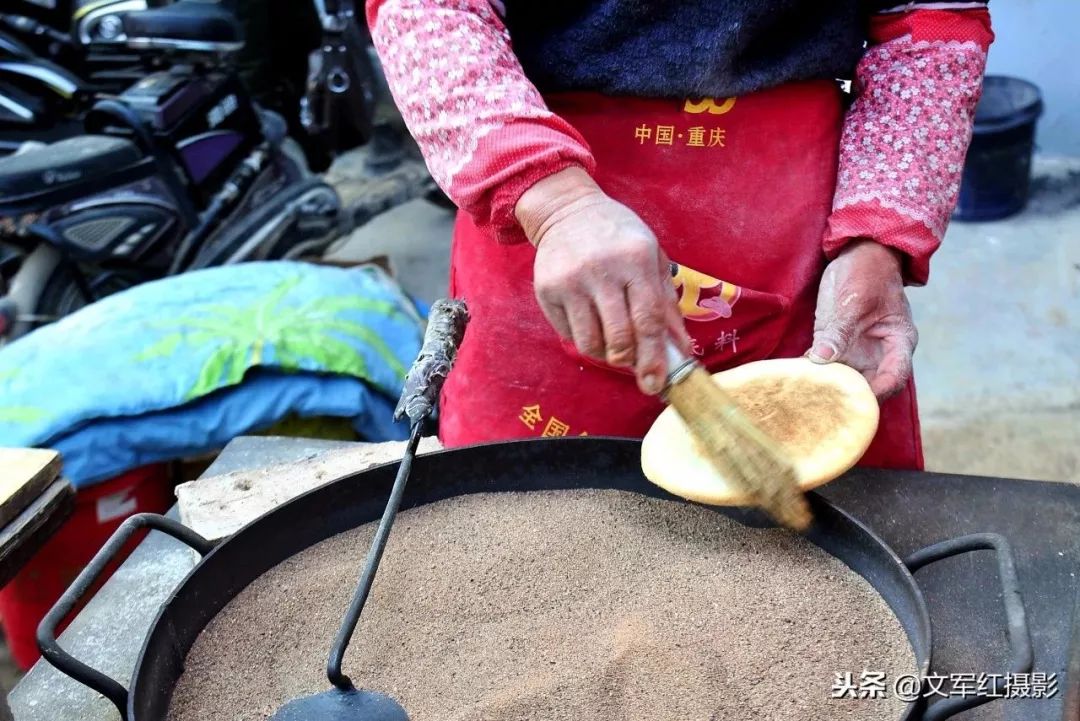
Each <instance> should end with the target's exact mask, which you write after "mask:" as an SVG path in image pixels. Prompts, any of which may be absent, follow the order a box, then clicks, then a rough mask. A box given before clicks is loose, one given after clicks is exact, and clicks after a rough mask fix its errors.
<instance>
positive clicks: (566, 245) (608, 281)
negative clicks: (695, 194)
mask: <svg viewBox="0 0 1080 721" xmlns="http://www.w3.org/2000/svg"><path fill="white" fill-rule="evenodd" d="M515 211H516V215H517V218H518V221H519V222H520V223H521V227H522V229H523V230H524V231H525V235H526V236H527V237H528V238H529V240H530V241H531V242H532V244H533V245H534V246H536V260H535V263H534V266H533V282H534V285H535V290H536V298H537V300H538V301H539V302H540V307H541V308H542V309H543V311H544V315H545V316H547V319H548V320H549V321H550V322H551V324H552V325H553V326H554V327H555V330H557V331H558V332H559V334H560V335H562V336H563V337H564V338H568V339H571V340H572V341H573V342H574V345H575V346H576V347H577V349H578V350H579V351H580V352H581V353H583V354H584V355H587V356H589V357H592V358H596V359H597V360H601V361H604V362H606V363H608V364H610V365H613V366H618V367H623V368H633V370H634V374H635V376H636V377H637V382H638V387H639V388H640V389H641V391H642V392H643V393H647V394H650V395H655V394H658V393H660V392H661V391H662V390H663V388H664V383H665V378H666V375H667V370H668V369H667V362H666V357H665V351H664V344H665V341H666V339H667V338H668V337H670V338H672V339H673V340H674V341H675V343H676V345H677V346H678V347H679V348H680V349H681V350H683V351H684V352H686V351H687V349H688V348H689V345H690V343H689V338H688V336H687V334H686V329H685V327H684V326H683V319H682V315H681V314H680V313H679V310H678V307H677V305H676V295H675V287H674V285H673V284H672V282H671V271H670V265H669V261H668V259H667V257H666V256H665V255H664V252H663V251H662V250H661V249H660V245H659V244H658V243H657V240H656V236H655V235H653V232H652V231H651V230H650V229H649V227H648V226H647V225H645V223H644V222H643V221H642V220H641V218H639V217H638V216H637V215H636V214H635V213H634V212H633V211H632V210H630V209H629V208H627V207H626V206H625V205H622V204H621V203H618V202H616V201H615V200H612V199H611V198H610V197H608V196H607V195H606V194H605V193H604V192H603V191H602V190H600V188H599V186H597V185H596V183H595V182H594V181H593V180H592V178H591V177H589V175H588V174H587V173H586V172H585V171H584V170H581V169H580V168H568V169H566V170H563V171H561V172H558V173H555V174H554V175H551V176H549V177H547V178H545V179H543V180H541V181H540V182H539V183H537V184H535V185H534V186H532V187H531V188H530V189H529V190H527V191H526V192H525V193H524V194H523V195H522V196H521V199H520V200H519V201H518V203H517V206H516V208H515Z"/></svg>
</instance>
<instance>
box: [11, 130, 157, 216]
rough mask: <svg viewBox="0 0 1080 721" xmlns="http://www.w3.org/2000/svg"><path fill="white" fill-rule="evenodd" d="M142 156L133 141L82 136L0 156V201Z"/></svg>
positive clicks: (101, 172) (82, 178)
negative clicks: (16, 153) (15, 153)
mask: <svg viewBox="0 0 1080 721" xmlns="http://www.w3.org/2000/svg"><path fill="white" fill-rule="evenodd" d="M141 158H142V154H141V153H140V152H139V149H138V148H137V147H135V144H134V143H132V142H131V141H130V140H125V139H124V138H112V137H109V136H106V135H79V136H77V137H74V138H68V139H66V140H61V141H59V142H56V143H52V144H51V145H46V146H44V147H41V148H36V149H34V150H29V151H27V152H25V153H19V154H18V155H9V156H7V157H5V158H0V203H3V201H4V200H6V199H9V198H17V197H20V196H27V195H31V194H35V193H44V192H46V191H49V190H51V189H53V188H57V187H60V186H62V185H67V184H69V183H76V182H80V181H85V180H88V179H91V178H93V177H94V176H98V175H105V174H107V173H109V172H111V171H114V170H118V169H120V168H123V167H125V166H129V165H133V164H135V163H136V162H138V161H139V160H140V159H141Z"/></svg>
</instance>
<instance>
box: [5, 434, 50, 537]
mask: <svg viewBox="0 0 1080 721" xmlns="http://www.w3.org/2000/svg"><path fill="white" fill-rule="evenodd" d="M59 475H60V454H59V453H57V452H56V451H49V450H44V449H41V448H0V526H4V525H6V524H7V523H8V522H9V521H11V520H12V519H13V518H15V517H16V516H18V515H19V514H20V513H22V512H23V511H24V510H25V509H26V507H27V506H29V505H30V503H31V502H32V501H33V500H34V499H35V498H37V497H38V496H39V495H41V492H42V491H44V490H45V489H46V488H47V487H48V486H49V484H50V483H52V482H53V481H55V480H56V478H57V477H58V476H59Z"/></svg>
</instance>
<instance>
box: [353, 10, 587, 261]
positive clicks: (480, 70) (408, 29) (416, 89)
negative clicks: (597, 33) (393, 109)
mask: <svg viewBox="0 0 1080 721" xmlns="http://www.w3.org/2000/svg"><path fill="white" fill-rule="evenodd" d="M500 11H501V3H497V2H495V1H494V0H368V2H367V19H368V25H369V27H370V28H371V36H372V39H373V41H374V44H375V48H376V51H377V52H378V53H379V58H380V60H381V61H382V64H383V70H384V72H385V73H386V77H387V81H388V82H389V85H390V89H391V91H392V93H393V96H394V100H395V101H396V103H397V105H398V108H399V109H400V110H401V113H402V116H403V117H404V119H405V122H406V124H407V125H408V127H409V130H410V132H411V133H412V135H413V137H415V138H416V141H417V143H418V144H419V145H420V150H421V151H422V152H423V154H424V158H425V160H426V161H427V164H428V167H429V168H430V170H431V173H432V176H433V177H434V178H435V181H436V182H437V183H438V184H439V186H440V187H441V188H442V189H443V190H444V191H445V192H446V193H447V195H449V196H450V198H451V199H453V200H454V202H455V203H457V205H458V206H459V207H460V208H462V209H463V210H465V211H467V212H468V213H470V214H471V215H472V216H473V218H474V219H475V220H476V222H477V223H478V224H479V225H480V226H481V227H488V228H490V229H492V230H493V231H494V232H495V233H496V234H497V236H498V238H499V239H500V240H501V241H503V242H517V241H522V240H524V239H525V238H524V234H523V233H522V232H521V229H520V227H519V226H518V224H517V222H516V219H515V217H514V206H515V205H516V204H517V201H518V199H519V198H520V197H521V194H522V193H524V192H525V191H526V190H527V189H528V188H529V187H530V186H531V185H533V184H534V183H536V182H537V181H538V180H540V179H542V178H544V177H546V176H548V175H550V174H552V173H555V172H557V171H559V170H563V169H564V168H567V167H569V166H574V165H576V166H580V167H583V168H585V169H586V170H588V171H589V172H592V171H593V170H594V168H595V161H594V160H593V157H592V154H591V153H590V151H589V148H588V146H587V144H586V143H585V140H584V139H583V138H582V137H581V136H580V135H579V134H578V132H577V131H576V130H574V128H572V127H571V126H570V125H569V124H568V123H566V122H565V121H564V120H562V119H561V118H559V117H558V116H557V115H555V114H554V113H552V112H551V111H550V110H548V109H547V106H546V105H545V104H544V101H543V99H542V98H541V97H540V93H539V92H538V91H537V90H536V88H535V87H534V86H533V84H532V83H531V82H530V81H529V80H528V78H526V77H525V73H524V71H523V70H522V69H521V65H520V63H519V62H518V60H517V58H516V57H515V56H514V53H513V50H512V49H511V46H510V35H509V33H508V32H507V30H506V27H505V25H504V24H503V21H502V19H501V17H500V14H499V13H500Z"/></svg>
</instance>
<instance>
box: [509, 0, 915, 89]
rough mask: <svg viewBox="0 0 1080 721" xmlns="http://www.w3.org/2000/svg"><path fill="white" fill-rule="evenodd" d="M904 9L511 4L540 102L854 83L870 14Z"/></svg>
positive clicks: (727, 1)
mask: <svg viewBox="0 0 1080 721" xmlns="http://www.w3.org/2000/svg"><path fill="white" fill-rule="evenodd" d="M901 2H902V0H884V1H882V0H505V6H506V24H507V27H508V29H509V31H510V35H511V38H512V40H513V43H514V51H515V53H516V54H517V56H518V57H519V58H520V59H521V62H522V65H523V66H524V68H525V72H526V74H527V75H528V76H529V78H530V79H531V80H532V81H533V82H534V83H535V84H536V85H537V86H538V87H539V88H540V90H541V91H543V92H557V91H561V90H594V91H599V92H603V93H608V94H611V95H634V96H641V97H688V96H698V97H728V96H732V95H741V94H744V93H748V92H752V91H754V90H760V89H763V88H768V87H773V86H776V85H780V84H782V83H786V82H790V81H797V80H807V79H811V78H850V77H851V75H852V72H853V70H854V68H855V64H856V63H857V62H858V60H859V57H860V56H861V55H862V52H863V47H864V40H865V36H866V22H867V18H868V17H869V15H870V13H872V12H874V11H876V10H880V9H882V7H890V6H894V5H899V4H901Z"/></svg>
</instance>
